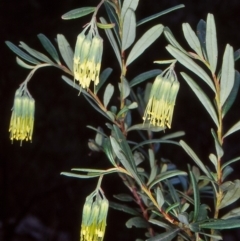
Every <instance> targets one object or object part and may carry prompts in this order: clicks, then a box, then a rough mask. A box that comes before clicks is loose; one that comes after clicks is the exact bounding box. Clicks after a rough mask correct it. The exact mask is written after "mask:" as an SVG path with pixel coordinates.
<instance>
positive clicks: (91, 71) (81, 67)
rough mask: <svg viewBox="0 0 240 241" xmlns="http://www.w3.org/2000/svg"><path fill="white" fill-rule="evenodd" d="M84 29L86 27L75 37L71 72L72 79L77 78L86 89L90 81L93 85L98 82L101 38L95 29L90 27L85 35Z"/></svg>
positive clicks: (101, 50)
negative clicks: (72, 74) (72, 73)
mask: <svg viewBox="0 0 240 241" xmlns="http://www.w3.org/2000/svg"><path fill="white" fill-rule="evenodd" d="M85 31H86V29H84V30H83V32H82V33H80V34H79V35H78V38H77V43H76V47H75V52H74V59H73V64H74V66H73V72H74V80H77V81H78V82H79V84H80V86H81V87H82V88H84V89H88V88H89V86H90V83H91V81H93V82H94V85H97V84H98V83H99V74H100V67H101V60H102V52H103V40H102V38H101V37H100V36H99V35H98V34H96V33H95V31H92V30H91V29H90V30H89V33H88V34H87V35H85Z"/></svg>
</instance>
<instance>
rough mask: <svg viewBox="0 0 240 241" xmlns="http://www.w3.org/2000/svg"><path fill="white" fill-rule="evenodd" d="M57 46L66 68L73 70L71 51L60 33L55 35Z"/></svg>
mask: <svg viewBox="0 0 240 241" xmlns="http://www.w3.org/2000/svg"><path fill="white" fill-rule="evenodd" d="M57 42H58V48H59V51H60V53H61V55H62V58H63V60H64V61H65V63H66V65H67V66H68V68H69V69H70V70H71V71H72V72H73V51H72V49H71V46H70V45H69V43H68V41H67V40H66V38H65V37H64V35H62V34H58V35H57Z"/></svg>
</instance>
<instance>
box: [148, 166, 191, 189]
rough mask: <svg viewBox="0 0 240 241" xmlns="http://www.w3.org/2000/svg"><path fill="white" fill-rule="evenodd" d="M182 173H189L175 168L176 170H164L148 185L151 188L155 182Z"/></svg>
mask: <svg viewBox="0 0 240 241" xmlns="http://www.w3.org/2000/svg"><path fill="white" fill-rule="evenodd" d="M180 175H184V176H185V175H187V173H186V172H183V171H178V170H174V171H166V172H162V173H160V174H159V175H157V176H156V178H155V180H154V181H152V182H151V183H150V184H149V185H148V187H149V189H151V188H152V187H153V186H154V185H155V184H157V183H159V182H162V181H164V180H166V179H169V178H172V177H176V176H180Z"/></svg>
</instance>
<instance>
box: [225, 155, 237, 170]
mask: <svg viewBox="0 0 240 241" xmlns="http://www.w3.org/2000/svg"><path fill="white" fill-rule="evenodd" d="M239 160H240V157H236V158H234V159H232V160H230V161H228V162H226V163H224V164H223V165H222V170H223V169H224V168H225V167H227V166H228V165H230V164H232V163H234V162H236V161H239Z"/></svg>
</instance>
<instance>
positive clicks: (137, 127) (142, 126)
mask: <svg viewBox="0 0 240 241" xmlns="http://www.w3.org/2000/svg"><path fill="white" fill-rule="evenodd" d="M165 129H166V128H164V127H159V126H153V125H149V123H144V124H143V123H141V124H136V125H133V126H130V127H129V128H128V129H127V130H126V131H127V132H129V131H134V130H146V131H152V132H159V131H163V130H165Z"/></svg>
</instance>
